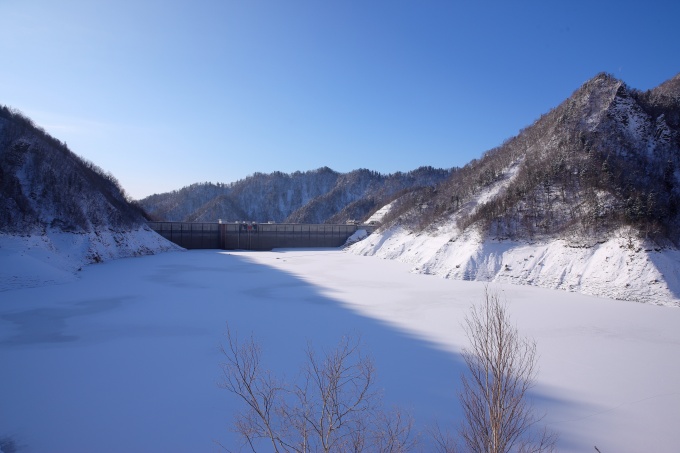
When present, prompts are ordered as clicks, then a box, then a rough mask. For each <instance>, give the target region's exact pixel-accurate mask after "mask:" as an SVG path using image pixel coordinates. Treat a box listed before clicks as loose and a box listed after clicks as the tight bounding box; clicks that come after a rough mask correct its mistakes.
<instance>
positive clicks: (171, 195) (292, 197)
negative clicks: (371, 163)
mask: <svg viewBox="0 0 680 453" xmlns="http://www.w3.org/2000/svg"><path fill="white" fill-rule="evenodd" d="M452 171H455V170H454V169H450V170H449V169H436V168H432V167H421V168H419V169H416V170H412V171H410V172H407V173H402V172H397V173H393V174H388V175H383V174H380V173H378V172H375V171H372V170H367V169H358V170H353V171H351V172H349V173H338V172H336V171H334V170H331V169H330V168H328V167H321V168H319V169H316V170H310V171H306V172H299V171H298V172H294V173H290V174H287V173H282V172H273V173H269V174H264V173H255V174H253V175H251V176H248V177H246V178H244V179H242V180H239V181H236V182H232V183H229V184H213V183H197V184H192V185H190V186H187V187H184V188H182V189H179V190H176V191H173V192H168V193H164V194H155V195H151V196H150V197H146V198H144V199H142V200H139V204H140V206H142V207H143V208H144V209H145V210H146V211H147V212H148V213H149V215H150V216H151V217H152V218H154V219H157V220H171V221H212V222H215V221H217V220H218V219H223V220H226V221H234V220H236V221H239V220H252V221H258V222H267V221H275V222H290V223H327V222H336V223H344V222H345V221H346V220H347V219H348V218H342V217H345V216H346V215H352V216H353V217H351V218H352V219H357V220H361V219H362V218H365V217H367V216H368V215H369V214H370V213H371V212H372V211H373V210H376V209H378V208H379V207H381V206H382V204H384V203H385V202H387V201H388V200H389V198H390V197H392V196H393V195H395V194H396V193H398V192H399V191H402V190H406V189H412V188H416V187H421V186H431V185H434V184H436V183H438V182H440V181H442V180H444V179H445V178H446V177H448V176H449V175H450V174H451V172H452Z"/></svg>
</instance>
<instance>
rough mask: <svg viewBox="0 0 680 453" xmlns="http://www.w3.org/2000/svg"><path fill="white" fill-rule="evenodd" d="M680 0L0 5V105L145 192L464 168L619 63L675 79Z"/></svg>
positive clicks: (639, 78) (644, 74) (647, 75)
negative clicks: (250, 180)
mask: <svg viewBox="0 0 680 453" xmlns="http://www.w3.org/2000/svg"><path fill="white" fill-rule="evenodd" d="M679 24H680V1H678V0H672V1H670V0H669V1H654V0H650V1H637V2H626V1H609V0H607V1H593V0H591V1H579V0H572V1H546V0H542V1H522V0H518V1H512V0H506V1H454V0H449V1H429V0H418V1H416V0H410V1H402V0H389V1H382V0H363V1H352V0H314V1H311V0H310V1H302V0H271V1H264V0H220V1H218V0H215V1H210V0H197V1H188V0H187V1H169V0H163V1H160V0H159V1H155V0H154V1H152V0H149V1H145V0H132V1H130V0H115V1H113V0H60V1H54V0H0V104H5V105H8V106H11V107H14V108H17V109H19V110H21V111H22V112H24V113H25V114H26V115H28V116H29V117H31V118H32V119H33V120H34V121H35V122H36V123H37V124H38V125H39V126H42V127H44V128H45V129H46V130H47V131H48V132H49V133H50V134H52V135H54V136H55V137H57V138H58V139H60V140H62V141H65V142H66V143H67V144H68V146H69V148H70V149H71V150H72V151H74V152H75V153H77V154H79V155H81V156H83V157H85V158H86V159H88V160H91V161H93V162H94V163H96V164H97V165H99V166H100V167H102V168H103V169H105V170H107V171H110V172H111V173H113V174H114V175H115V176H116V177H117V178H118V179H119V181H120V182H121V184H122V185H123V187H124V188H125V189H126V191H127V192H128V193H129V194H130V195H131V196H132V197H134V198H141V197H145V196H147V195H150V194H153V193H160V192H166V191H170V190H174V189H179V188H181V187H183V186H185V185H188V184H191V183H194V182H204V181H212V182H231V181H235V180H238V179H241V178H244V177H245V176H247V175H249V174H252V173H254V172H256V171H259V172H271V171H275V170H279V171H284V172H292V171H295V170H302V171H304V170H311V169H315V168H318V167H321V166H329V167H331V168H333V169H334V170H337V171H343V172H345V171H350V170H353V169H357V168H369V169H372V170H376V171H379V172H383V173H391V172H395V171H408V170H412V169H415V168H416V167H419V166H422V165H432V166H435V167H452V166H462V165H464V164H466V163H467V162H469V161H470V160H471V159H474V158H477V157H480V156H481V155H482V153H483V152H484V151H486V150H488V149H490V148H493V147H494V146H497V145H499V144H501V143H502V142H503V141H504V140H505V139H507V138H510V137H511V136H513V135H515V134H516V133H517V132H518V131H519V130H520V129H521V128H523V127H526V126H528V125H529V124H531V123H532V122H533V121H534V120H535V119H537V118H538V117H539V116H540V115H541V114H542V113H545V112H547V111H548V110H550V109H551V108H553V107H555V106H557V105H558V104H559V103H560V102H561V101H563V100H564V99H565V98H567V97H568V96H569V95H570V94H571V93H572V92H573V91H574V90H576V89H577V88H578V87H579V86H580V85H581V84H582V83H583V82H585V81H586V80H588V79H589V78H591V77H593V76H594V75H596V74H597V73H598V72H601V71H606V72H609V73H612V74H613V75H614V76H616V77H618V78H620V79H622V80H624V81H625V82H626V83H627V84H628V85H630V86H631V87H634V88H638V89H642V90H645V89H649V88H652V87H654V86H656V85H658V84H660V83H661V82H663V81H665V80H667V79H669V78H671V77H673V76H674V75H675V74H677V73H678V72H680V25H679Z"/></svg>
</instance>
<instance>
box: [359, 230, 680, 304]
mask: <svg viewBox="0 0 680 453" xmlns="http://www.w3.org/2000/svg"><path fill="white" fill-rule="evenodd" d="M452 233H454V232H453V231H450V230H449V231H447V230H443V229H442V230H439V231H437V232H435V233H429V234H428V233H420V234H413V233H409V232H408V231H406V230H404V229H401V228H395V229H391V230H388V231H386V232H383V233H378V234H374V235H371V236H369V237H368V238H367V239H365V240H363V241H361V242H358V243H356V244H354V245H353V246H351V247H350V248H349V250H350V251H351V252H352V253H355V254H359V255H376V256H378V257H381V258H386V259H396V260H399V261H401V262H405V263H409V264H411V265H412V266H413V268H412V270H413V271H414V272H421V273H425V274H434V275H439V276H442V277H445V278H452V279H458V280H477V281H492V282H502V283H513V284H521V285H534V286H540V287H543V288H552V289H564V290H568V291H575V292H580V293H584V294H592V295H596V296H603V297H609V298H614V299H623V300H630V301H636V302H646V303H652V304H657V305H666V306H678V307H680V252H679V251H677V250H659V249H655V248H652V247H650V246H648V245H646V244H644V243H643V242H642V241H639V240H637V239H635V238H632V237H629V236H627V235H625V234H623V233H622V234H620V235H618V236H617V237H614V238H612V239H610V240H608V241H606V242H604V243H600V244H595V245H590V246H574V245H572V244H570V243H569V242H567V241H565V240H554V241H550V242H545V243H541V242H536V243H522V242H513V241H497V240H490V239H485V240H484V239H482V238H481V237H480V236H479V235H478V234H474V233H467V234H465V235H462V236H458V237H456V235H455V234H452Z"/></svg>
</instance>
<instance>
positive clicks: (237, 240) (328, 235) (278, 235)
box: [147, 222, 377, 250]
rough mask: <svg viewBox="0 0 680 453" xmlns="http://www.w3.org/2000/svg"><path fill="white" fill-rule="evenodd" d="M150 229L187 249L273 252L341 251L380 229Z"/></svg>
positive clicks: (172, 225) (196, 225)
mask: <svg viewBox="0 0 680 453" xmlns="http://www.w3.org/2000/svg"><path fill="white" fill-rule="evenodd" d="M147 225H148V226H149V228H151V229H152V230H154V231H155V232H156V233H158V234H160V235H161V236H163V237H164V238H166V239H168V240H169V241H171V242H174V243H175V244H177V245H179V246H180V247H184V248H185V249H222V250H272V249H275V248H309V247H340V246H342V245H343V244H344V243H345V242H346V241H347V239H348V238H349V237H350V236H351V235H353V234H354V233H355V232H357V231H359V230H366V231H367V232H368V233H371V232H373V230H374V229H376V228H377V226H376V225H360V224H353V223H348V224H299V223H254V222H252V223H219V222H212V223H208V222H147Z"/></svg>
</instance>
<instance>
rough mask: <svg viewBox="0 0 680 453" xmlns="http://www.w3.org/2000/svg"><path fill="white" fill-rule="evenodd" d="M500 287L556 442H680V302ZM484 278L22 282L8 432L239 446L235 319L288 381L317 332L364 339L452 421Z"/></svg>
mask: <svg viewBox="0 0 680 453" xmlns="http://www.w3.org/2000/svg"><path fill="white" fill-rule="evenodd" d="M48 273H49V272H48ZM47 280H48V279H47V278H46V280H45V281H47ZM492 288H494V289H495V290H497V291H500V292H502V295H503V296H504V297H506V298H507V300H508V301H509V306H510V312H511V314H512V316H513V320H514V321H515V322H516V324H517V325H518V327H519V328H520V331H521V332H522V333H523V334H525V335H527V336H530V337H533V338H534V339H535V340H536V341H537V343H538V348H539V353H540V374H539V381H538V385H537V387H536V388H535V389H534V392H533V393H532V397H533V398H534V402H535V405H536V406H537V408H538V409H539V410H540V411H544V412H545V413H546V418H545V421H546V422H547V423H548V424H549V426H550V428H552V429H554V430H555V431H557V432H558V433H559V434H560V443H559V449H558V451H561V452H584V451H594V449H593V446H597V447H598V448H599V449H600V450H601V451H602V452H618V453H621V452H641V451H654V452H662V453H663V452H669V453H670V452H676V451H677V446H678V445H680V430H678V429H677V421H678V419H680V389H679V388H678V382H680V360H679V359H680V310H678V309H675V308H669V307H659V306H654V305H650V304H639V303H632V302H624V301H614V300H609V299H602V298H596V297H592V296H587V295H582V294H576V293H570V292H566V291H555V290H548V289H543V288H536V287H530V286H517V285H505V284H500V283H499V284H493V286H492ZM483 291H484V283H481V282H466V281H459V280H447V279H441V278H434V277H432V276H427V275H421V274H414V273H410V272H409V266H406V265H404V264H403V263H400V262H398V261H389V260H381V259H378V258H376V257H362V256H357V255H354V254H351V253H344V252H342V251H338V250H333V249H325V250H323V249H322V250H295V251H291V250H288V251H273V252H259V253H253V252H221V251H213V250H208V251H198V250H196V251H189V252H181V253H179V252H178V253H165V254H160V255H154V256H146V257H142V258H134V259H120V260H114V261H109V262H105V263H103V264H97V265H92V266H87V267H85V268H83V270H82V271H81V272H80V273H79V278H78V279H73V280H71V281H66V282H62V284H60V285H49V286H40V287H33V288H21V289H11V290H6V291H4V292H1V293H0V364H2V369H1V371H0V376H2V384H1V385H0V437H2V436H11V437H12V438H13V439H15V441H16V443H17V444H18V445H20V446H21V450H20V451H25V452H66V451H68V452H74V453H76V452H92V451H97V452H102V453H106V452H123V451H124V452H186V451H192V452H201V451H222V450H221V449H220V448H219V447H218V446H217V445H216V444H215V443H214V442H213V441H214V440H217V441H219V442H221V443H222V444H224V445H226V446H230V447H231V446H234V445H235V442H236V441H235V437H234V435H233V434H232V433H230V432H229V426H230V422H231V416H232V415H233V413H234V410H235V409H236V408H237V407H238V402H237V401H236V400H235V398H234V397H233V396H232V395H230V394H228V393H227V392H226V391H225V390H221V389H219V388H218V386H217V385H216V383H217V382H218V380H219V378H220V370H219V365H218V364H219V362H220V361H221V358H220V354H219V352H218V345H219V344H220V342H221V341H222V334H223V333H224V330H225V322H229V324H230V326H231V327H232V328H233V329H235V330H237V331H238V332H239V333H240V334H241V335H248V334H250V333H251V332H252V333H253V334H254V336H255V337H256V338H258V339H259V340H260V343H261V345H262V347H263V349H264V353H265V356H264V360H265V362H266V364H268V365H270V366H271V367H272V368H273V369H276V370H279V371H282V372H285V373H286V374H287V375H288V376H294V375H295V373H296V371H297V369H298V365H299V364H300V363H301V362H302V360H303V355H304V354H303V349H304V348H305V346H306V344H307V341H308V340H312V341H313V342H314V344H315V345H317V346H323V347H330V346H332V345H334V344H335V343H336V342H337V341H338V339H339V338H340V336H341V335H343V334H346V333H348V332H349V333H352V332H354V333H357V334H361V336H362V340H363V342H364V344H365V346H366V347H367V349H368V350H370V352H371V353H372V354H373V356H374V357H375V361H376V367H377V370H378V373H379V379H380V383H381V385H382V387H383V388H384V392H385V398H386V401H387V402H388V404H392V403H396V404H399V405H401V406H404V407H406V408H409V409H411V410H412V411H413V412H414V415H415V417H416V420H417V422H418V425H419V426H420V427H422V426H424V425H426V424H428V423H432V422H433V421H435V420H438V421H439V423H440V424H442V425H446V424H447V423H449V424H454V423H455V422H456V421H457V420H458V417H459V415H460V411H459V408H458V403H457V400H456V392H457V388H458V387H457V386H458V377H459V375H460V373H461V372H462V371H463V369H464V367H463V365H462V362H461V359H460V356H459V353H460V350H461V348H462V347H464V346H465V343H466V342H465V338H464V335H463V333H462V330H461V327H460V326H461V321H462V318H463V316H464V314H465V313H466V312H467V310H468V308H469V306H470V304H471V303H473V302H475V301H480V299H481V297H482V294H483ZM424 451H428V448H426V447H425V448H424Z"/></svg>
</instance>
